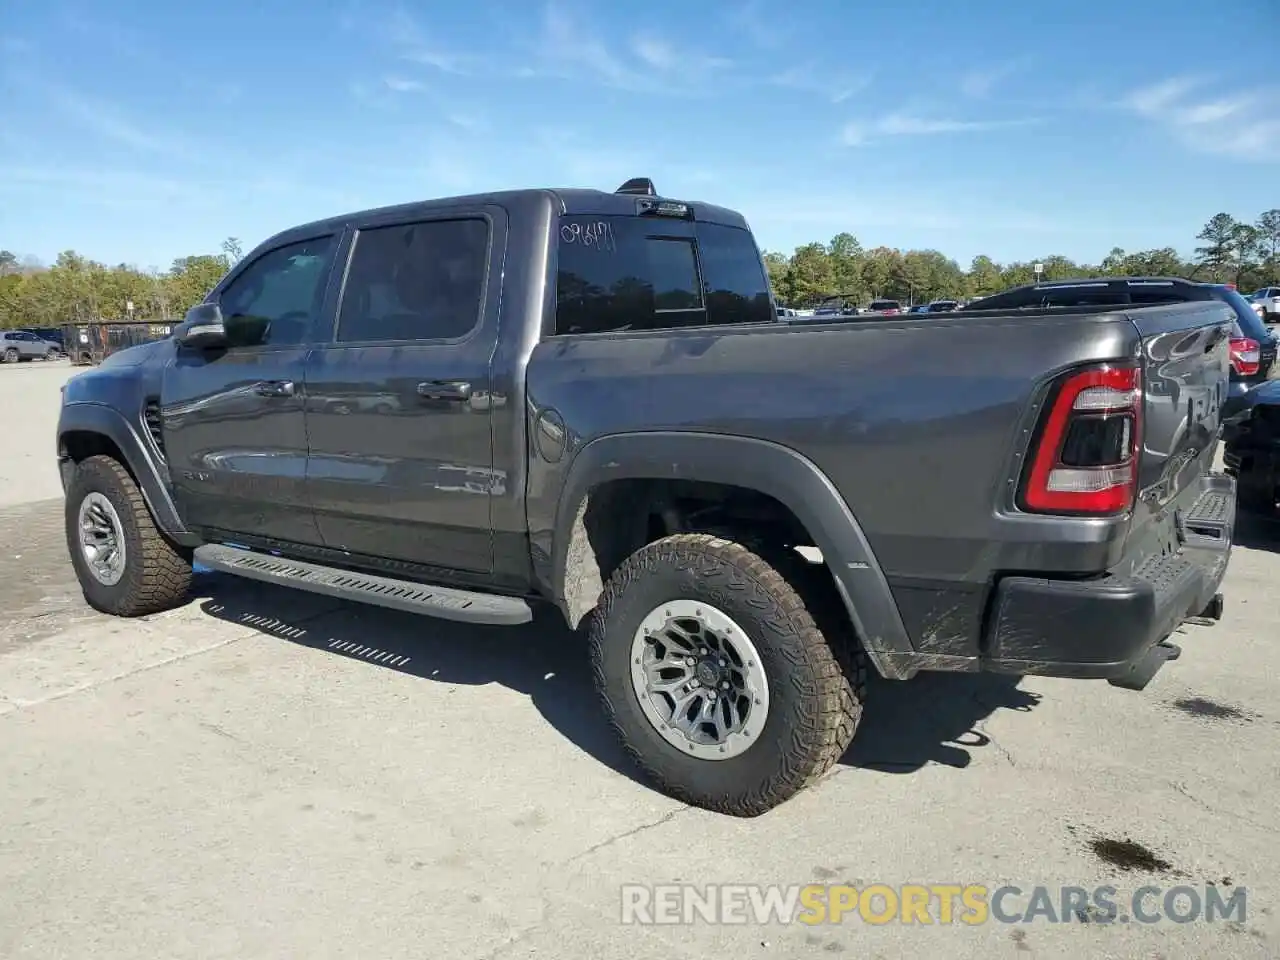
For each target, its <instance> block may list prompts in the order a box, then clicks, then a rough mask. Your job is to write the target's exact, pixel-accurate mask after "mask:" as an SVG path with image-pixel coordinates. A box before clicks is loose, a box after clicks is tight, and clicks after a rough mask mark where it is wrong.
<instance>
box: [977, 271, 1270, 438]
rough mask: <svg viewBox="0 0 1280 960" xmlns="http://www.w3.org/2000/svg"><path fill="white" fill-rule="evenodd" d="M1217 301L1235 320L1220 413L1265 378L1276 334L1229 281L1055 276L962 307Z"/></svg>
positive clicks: (1227, 412) (1232, 409) (1239, 403)
mask: <svg viewBox="0 0 1280 960" xmlns="http://www.w3.org/2000/svg"><path fill="white" fill-rule="evenodd" d="M1205 300H1218V301H1221V302H1223V303H1225V304H1227V305H1228V306H1230V307H1231V311H1232V313H1234V314H1235V323H1234V325H1233V327H1232V331H1231V380H1230V383H1229V385H1228V388H1227V397H1226V400H1225V402H1224V404H1223V410H1222V416H1223V419H1224V420H1225V419H1226V418H1228V417H1230V416H1232V415H1233V414H1234V413H1236V412H1238V411H1239V410H1240V409H1242V407H1243V402H1244V399H1245V397H1246V395H1247V394H1248V393H1249V391H1250V390H1252V389H1253V388H1255V387H1257V386H1258V385H1259V384H1262V383H1265V382H1266V381H1267V380H1268V379H1269V377H1270V375H1271V370H1272V367H1273V366H1274V365H1275V362H1276V338H1275V336H1274V334H1272V333H1271V331H1269V330H1268V329H1267V326H1266V324H1265V323H1263V322H1262V319H1261V318H1260V317H1259V316H1258V314H1257V313H1256V312H1255V311H1254V309H1253V306H1252V305H1251V304H1250V303H1249V301H1248V300H1246V299H1245V298H1244V297H1242V296H1241V295H1240V293H1239V292H1238V291H1237V290H1236V289H1235V288H1234V287H1232V286H1229V285H1227V284H1224V283H1197V282H1195V281H1192V280H1184V279H1182V278H1181V277H1092V278H1085V279H1078V280H1055V281H1049V282H1045V283H1031V284H1026V285H1025V286H1021V287H1014V288H1013V289H1011V290H1005V291H1004V292H1002V293H997V294H994V295H992V296H990V297H983V298H982V299H980V300H975V301H973V302H972V303H970V304H969V305H968V306H965V307H962V308H961V310H962V311H963V312H966V313H967V312H971V311H975V310H1002V311H1008V310H1042V309H1045V308H1052V307H1060V308H1064V309H1072V308H1078V307H1084V306H1092V307H1100V306H1101V307H1105V306H1115V307H1124V306H1153V305H1156V304H1165V303H1192V302H1196V301H1205Z"/></svg>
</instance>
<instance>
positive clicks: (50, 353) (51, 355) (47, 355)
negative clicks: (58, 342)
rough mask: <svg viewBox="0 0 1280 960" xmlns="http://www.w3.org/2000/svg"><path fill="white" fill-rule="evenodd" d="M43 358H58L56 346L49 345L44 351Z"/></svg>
mask: <svg viewBox="0 0 1280 960" xmlns="http://www.w3.org/2000/svg"><path fill="white" fill-rule="evenodd" d="M44 358H45V359H46V360H57V359H58V350H57V348H56V347H50V348H49V349H48V350H47V351H45V355H44Z"/></svg>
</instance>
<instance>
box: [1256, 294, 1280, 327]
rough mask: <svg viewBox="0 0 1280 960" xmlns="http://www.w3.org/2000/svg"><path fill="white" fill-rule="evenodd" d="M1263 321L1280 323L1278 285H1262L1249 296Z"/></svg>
mask: <svg viewBox="0 0 1280 960" xmlns="http://www.w3.org/2000/svg"><path fill="white" fill-rule="evenodd" d="M1248 299H1249V302H1250V303H1252V304H1253V307H1254V309H1255V310H1257V311H1258V312H1259V313H1260V314H1261V316H1262V322H1263V323H1272V324H1275V323H1280V287H1263V288H1262V289H1261V290H1257V291H1255V292H1254V293H1252V294H1251V295H1250V296H1249V298H1248Z"/></svg>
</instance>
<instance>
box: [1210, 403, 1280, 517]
mask: <svg viewBox="0 0 1280 960" xmlns="http://www.w3.org/2000/svg"><path fill="white" fill-rule="evenodd" d="M1222 445H1223V460H1224V462H1225V464H1226V471H1227V473H1228V474H1229V475H1231V476H1233V477H1235V478H1236V489H1237V491H1238V496H1239V503H1240V506H1241V508H1242V509H1244V510H1249V511H1251V512H1254V513H1261V514H1263V515H1274V514H1275V513H1276V501H1277V500H1280V380H1272V381H1271V382H1270V383H1264V384H1263V385H1262V386H1260V387H1258V388H1256V389H1254V390H1251V391H1250V392H1249V395H1248V396H1247V397H1245V399H1244V402H1243V404H1242V405H1241V407H1240V409H1239V410H1237V412H1236V413H1235V415H1234V416H1233V417H1232V418H1231V419H1230V420H1227V421H1226V422H1225V423H1223V425H1222Z"/></svg>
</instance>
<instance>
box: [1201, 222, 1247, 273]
mask: <svg viewBox="0 0 1280 960" xmlns="http://www.w3.org/2000/svg"><path fill="white" fill-rule="evenodd" d="M1196 239H1197V240H1203V241H1204V245H1203V246H1199V247H1196V257H1197V258H1198V260H1199V263H1200V265H1201V266H1202V267H1204V268H1206V269H1207V270H1208V272H1209V274H1210V276H1211V277H1212V279H1214V280H1219V281H1221V280H1225V279H1227V278H1228V277H1231V276H1234V274H1235V269H1236V258H1237V253H1238V249H1239V243H1240V224H1239V223H1237V222H1236V219H1235V217H1233V216H1231V214H1229V213H1219V214H1215V215H1214V216H1213V217H1212V218H1211V219H1210V220H1209V222H1208V223H1206V224H1205V225H1204V229H1203V230H1201V231H1200V232H1199V233H1198V234H1196Z"/></svg>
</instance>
